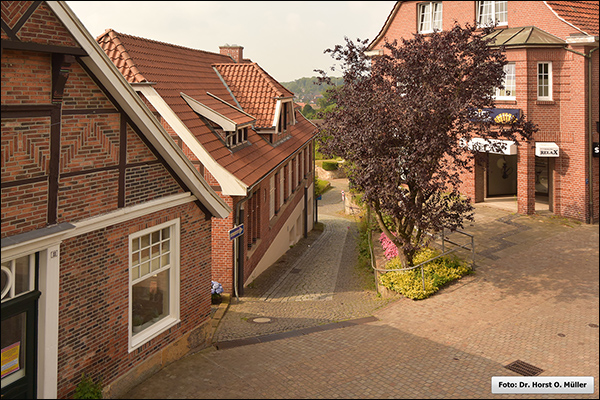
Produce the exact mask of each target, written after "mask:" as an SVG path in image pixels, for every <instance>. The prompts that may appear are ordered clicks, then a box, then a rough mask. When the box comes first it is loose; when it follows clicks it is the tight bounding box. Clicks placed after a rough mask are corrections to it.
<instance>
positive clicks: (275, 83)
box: [252, 63, 294, 97]
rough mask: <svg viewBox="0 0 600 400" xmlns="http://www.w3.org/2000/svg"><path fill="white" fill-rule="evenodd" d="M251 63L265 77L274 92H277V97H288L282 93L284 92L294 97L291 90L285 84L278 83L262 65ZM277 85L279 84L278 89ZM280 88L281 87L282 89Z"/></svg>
mask: <svg viewBox="0 0 600 400" xmlns="http://www.w3.org/2000/svg"><path fill="white" fill-rule="evenodd" d="M252 64H254V66H255V67H256V68H257V69H258V72H259V73H261V74H262V75H263V76H264V77H265V78H266V79H267V81H268V82H269V84H270V85H271V86H273V89H274V90H275V92H277V94H278V95H279V97H289V96H285V95H284V93H285V92H288V94H291V95H292V97H294V93H292V92H291V91H289V90H288V89H286V88H285V86H283V85H282V84H281V83H279V82H278V81H277V79H275V78H273V77H272V76H271V75H270V74H269V73H268V72H267V71H265V70H264V69H262V67H261V66H260V65H258V64H257V63H252ZM277 86H279V90H278V88H277ZM281 89H283V91H282V90H281ZM284 91H285V92H284Z"/></svg>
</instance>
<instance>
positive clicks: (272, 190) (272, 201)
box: [269, 175, 275, 219]
mask: <svg viewBox="0 0 600 400" xmlns="http://www.w3.org/2000/svg"><path fill="white" fill-rule="evenodd" d="M274 216H275V175H272V176H271V178H270V179H269V219H271V218H273V217H274Z"/></svg>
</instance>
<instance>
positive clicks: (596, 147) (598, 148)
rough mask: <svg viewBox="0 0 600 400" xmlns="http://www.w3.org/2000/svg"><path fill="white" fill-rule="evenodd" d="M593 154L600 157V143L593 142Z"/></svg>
mask: <svg viewBox="0 0 600 400" xmlns="http://www.w3.org/2000/svg"><path fill="white" fill-rule="evenodd" d="M592 155H593V156H594V157H600V143H598V142H594V143H593V144H592Z"/></svg>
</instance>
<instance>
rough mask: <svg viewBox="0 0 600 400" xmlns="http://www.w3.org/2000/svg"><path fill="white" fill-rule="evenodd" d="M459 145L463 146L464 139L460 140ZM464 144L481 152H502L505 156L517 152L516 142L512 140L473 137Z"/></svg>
mask: <svg viewBox="0 0 600 400" xmlns="http://www.w3.org/2000/svg"><path fill="white" fill-rule="evenodd" d="M461 146H465V143H464V140H461ZM466 146H467V147H468V148H469V150H475V151H479V152H482V153H492V154H504V155H506V156H514V155H516V154H517V144H516V143H515V142H514V141H512V140H498V139H483V138H473V139H471V140H469V142H468V143H466Z"/></svg>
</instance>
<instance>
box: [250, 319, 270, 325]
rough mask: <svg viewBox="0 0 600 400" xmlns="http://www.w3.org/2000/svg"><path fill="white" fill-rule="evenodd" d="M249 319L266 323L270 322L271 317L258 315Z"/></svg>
mask: <svg viewBox="0 0 600 400" xmlns="http://www.w3.org/2000/svg"><path fill="white" fill-rule="evenodd" d="M250 321H252V322H254V323H256V324H268V323H269V322H271V318H266V317H260V318H253V319H251V320H250Z"/></svg>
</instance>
